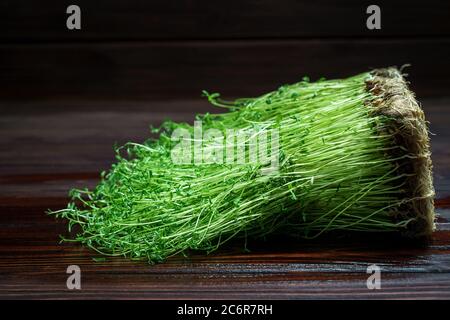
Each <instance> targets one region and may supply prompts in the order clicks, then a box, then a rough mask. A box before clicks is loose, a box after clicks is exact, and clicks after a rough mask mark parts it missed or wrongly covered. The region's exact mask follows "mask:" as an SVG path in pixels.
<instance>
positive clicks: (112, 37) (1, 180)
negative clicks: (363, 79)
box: [0, 0, 450, 298]
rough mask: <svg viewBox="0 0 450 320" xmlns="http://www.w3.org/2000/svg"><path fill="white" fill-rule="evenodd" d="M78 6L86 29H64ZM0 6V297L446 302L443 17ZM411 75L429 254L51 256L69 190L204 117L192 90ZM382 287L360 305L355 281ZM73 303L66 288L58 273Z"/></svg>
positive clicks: (440, 4) (329, 251)
mask: <svg viewBox="0 0 450 320" xmlns="http://www.w3.org/2000/svg"><path fill="white" fill-rule="evenodd" d="M69 4H77V5H79V6H80V7H81V11H82V14H81V16H82V29H81V30H75V31H70V30H67V29H66V18H67V15H66V14H65V11H66V8H67V6H68V5H69ZM369 4H372V2H368V1H356V0H355V1H321V0H315V1H293V0H285V1H275V0H263V1H249V0H246V1H184V0H179V1H162V0H157V1H116V0H109V1H106V0H101V1H74V2H72V1H47V0H46V1H39V2H36V1H20V0H19V1H17V0H16V1H5V0H0V112H1V116H0V297H4V298H24V297H26V298H61V297H62V298H71V297H78V298H102V297H110V298H128V297H132V298H136V297H138V298H174V297H176V298H180V297H182V298H374V297H375V298H380V297H381V298H449V297H450V276H449V271H450V256H449V250H450V227H449V224H448V222H447V219H448V218H450V211H449V208H450V202H449V196H450V171H449V168H450V165H449V159H450V155H449V148H448V146H449V144H448V141H449V138H450V130H449V124H450V111H449V110H450V109H449V102H450V92H449V88H450V77H449V74H450V61H449V57H450V19H449V18H450V2H448V1H436V0H430V1H426V2H421V1H377V2H376V4H378V5H379V6H380V7H381V13H382V29H381V30H373V31H371V30H367V29H366V18H367V14H366V13H365V11H366V8H367V6H368V5H369ZM408 63H409V64H411V65H412V66H411V67H410V68H408V69H406V72H408V73H409V74H410V76H409V78H408V79H409V81H410V82H411V87H412V89H413V90H414V91H415V92H416V93H417V97H418V99H419V100H420V101H421V102H422V105H423V108H424V110H425V113H426V115H427V119H428V120H430V122H431V127H430V128H431V131H432V132H433V133H434V134H435V135H434V136H433V137H432V149H433V162H434V167H435V169H434V173H435V174H434V177H435V186H436V193H437V199H438V200H437V205H438V209H437V211H438V213H439V214H440V215H441V217H440V218H439V220H438V221H439V223H438V231H437V232H436V233H435V235H434V237H433V239H432V240H431V242H430V243H429V244H428V245H422V246H417V245H416V244H412V245H409V244H407V243H405V242H404V241H401V240H398V239H395V240H392V239H388V240H385V241H380V239H379V238H378V239H365V238H362V239H361V238H358V239H353V240H351V239H350V240H348V239H347V240H333V241H332V240H330V239H328V240H323V241H322V242H320V243H309V242H301V243H292V242H291V241H287V240H281V239H280V240H277V241H278V242H276V241H275V242H273V243H269V244H261V243H255V244H253V245H252V247H251V249H252V252H251V253H243V252H242V251H241V250H239V249H238V248H239V247H240V244H230V245H229V246H227V247H225V248H223V249H222V250H221V251H219V252H217V253H216V254H214V255H211V256H208V257H206V256H202V255H193V256H191V258H183V257H175V258H172V259H170V260H169V261H168V262H167V263H165V264H160V265H157V266H148V265H146V264H145V263H138V262H130V261H127V260H125V259H112V260H108V261H106V262H102V263H95V262H94V261H93V260H92V257H95V256H96V255H95V254H93V253H92V252H90V251H89V250H86V249H84V248H81V247H79V246H77V245H69V244H62V245H59V244H58V243H57V242H58V235H59V234H60V233H64V231H65V224H64V222H63V221H55V220H54V219H52V218H49V217H47V216H46V215H45V214H44V211H45V210H46V209H48V208H53V209H56V208H61V207H63V206H64V205H65V204H66V202H67V192H68V190H69V189H70V188H71V187H74V186H76V187H81V186H94V185H95V183H96V182H97V181H98V172H99V171H101V170H104V169H107V168H108V167H109V165H110V164H111V163H112V161H113V160H114V156H113V152H112V145H113V144H114V143H115V142H118V143H123V142H125V141H128V140H134V141H142V140H143V139H145V137H147V136H148V125H149V124H153V125H158V124H159V123H160V122H161V121H162V120H163V119H164V118H172V119H174V120H186V121H189V120H190V119H192V117H193V115H194V114H195V113H196V112H203V111H215V109H214V108H212V107H210V106H209V105H208V104H207V103H206V102H205V101H204V100H201V99H200V92H201V90H203V89H207V90H209V91H213V92H214V91H219V92H221V93H223V95H224V96H225V97H227V98H233V97H238V96H252V95H257V94H261V93H263V92H265V91H267V90H272V89H275V88H277V87H278V86H279V85H281V84H284V83H290V82H295V81H298V80H299V79H301V78H302V77H303V76H304V75H308V76H310V77H311V78H312V79H313V80H314V79H318V78H319V77H322V76H324V77H327V78H334V77H343V76H349V75H352V74H355V73H358V72H363V71H367V70H369V69H370V68H374V67H385V66H392V65H397V66H401V65H403V64H408ZM372 263H376V264H378V265H380V266H381V268H382V271H383V278H382V279H383V280H382V281H383V282H382V288H383V289H382V290H378V291H376V292H373V291H370V290H367V288H366V286H365V280H366V279H367V274H366V273H365V270H366V268H367V266H368V265H369V264H372ZM70 264H77V265H79V266H80V267H81V269H82V281H83V282H82V287H83V290H81V291H77V292H73V291H69V290H67V289H66V287H65V279H66V277H67V275H66V273H65V270H66V268H67V266H68V265H70Z"/></svg>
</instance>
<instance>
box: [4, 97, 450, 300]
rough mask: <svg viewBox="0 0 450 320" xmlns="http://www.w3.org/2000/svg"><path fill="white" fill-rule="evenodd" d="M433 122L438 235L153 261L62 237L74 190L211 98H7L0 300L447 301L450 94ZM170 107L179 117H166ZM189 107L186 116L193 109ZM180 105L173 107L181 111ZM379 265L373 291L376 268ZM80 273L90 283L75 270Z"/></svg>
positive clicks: (432, 111)
mask: <svg viewBox="0 0 450 320" xmlns="http://www.w3.org/2000/svg"><path fill="white" fill-rule="evenodd" d="M422 102H423V106H424V109H425V112H426V115H427V118H428V120H430V122H431V131H432V132H433V133H434V134H435V135H433V137H432V148H433V161H434V176H435V187H436V193H437V197H436V198H437V201H436V206H437V209H436V211H437V213H438V214H439V218H438V224H437V231H436V232H435V234H434V235H433V238H432V240H431V241H430V243H429V244H411V243H407V242H405V241H402V240H401V239H396V238H394V239H392V238H384V237H381V238H380V237H378V238H375V239H374V238H372V237H368V239H366V238H365V237H363V238H358V239H357V240H355V239H341V240H332V239H328V240H323V241H320V242H308V241H301V242H293V241H289V240H286V239H284V240H283V239H278V240H274V242H267V243H251V244H250V249H251V252H249V253H246V252H243V251H242V250H239V249H237V248H238V247H239V245H240V244H239V243H230V244H229V245H227V246H226V247H224V248H223V249H221V250H220V251H218V252H216V253H214V254H212V255H210V256H203V255H200V254H193V255H192V256H190V257H189V258H185V257H181V256H180V257H173V258H171V259H169V260H168V261H167V262H166V263H163V264H158V265H153V266H151V265H147V264H146V263H143V262H132V261H129V260H126V259H122V258H114V259H107V261H103V262H95V261H94V260H93V258H96V257H97V256H98V255H96V254H95V253H93V252H92V251H90V250H88V249H85V248H83V247H80V246H79V245H76V244H67V243H65V244H59V243H58V240H59V238H58V236H59V234H64V233H65V232H66V225H65V222H64V221H58V220H55V219H53V218H52V217H49V216H47V215H46V214H45V211H46V210H47V209H48V208H52V209H57V208H62V207H64V206H65V205H66V203H67V192H68V190H69V189H70V188H71V187H84V186H90V187H92V186H94V185H95V183H96V182H97V181H98V173H99V172H100V171H101V170H104V169H107V168H108V167H109V166H110V164H111V163H112V161H113V159H114V157H113V151H112V145H113V143H114V142H118V143H123V142H125V141H128V140H134V141H142V140H143V139H144V138H145V137H146V136H147V134H148V125H149V124H150V123H151V124H154V125H157V124H158V123H160V122H161V121H162V120H163V119H164V118H166V117H172V118H174V120H186V119H190V118H192V116H193V114H194V113H195V112H201V111H205V110H208V108H209V107H208V106H207V104H206V102H204V101H196V100H195V101H165V102H134V103H133V102H126V103H125V102H120V101H102V102H99V101H96V102H95V103H94V102H89V101H78V102H76V101H75V102H74V101H72V102H64V101H61V102H47V103H46V102H39V103H28V104H27V103H24V102H22V103H19V102H15V103H5V102H2V103H1V104H0V111H1V117H0V298H93V299H97V298H126V299H128V298H213V299H214V298H239V299H241V298H244V299H245V298H276V299H285V298H288V299H291V298H305V299H310V298H325V299H329V298H330V299H334V298H351V299H353V298H355V299H359V298H369V299H371V298H383V299H384V298H394V299H397V298H401V299H403V298H436V299H442V298H447V299H448V298H450V223H449V222H448V220H449V219H450V198H449V196H450V170H449V168H450V155H449V152H450V151H449V150H450V149H449V143H448V141H450V127H449V125H450V99H425V100H423V101H422ZM167 110H171V112H172V113H168V112H167ZM186 110H188V111H186ZM175 111H176V112H175ZM371 264H376V265H378V266H379V267H380V268H381V289H380V290H368V289H367V287H366V280H367V278H368V276H369V275H368V274H367V273H366V270H367V267H368V266H369V265H371ZM69 265H78V266H79V267H80V268H81V286H82V289H81V290H68V289H67V288H66V279H67V277H68V274H66V269H67V267H68V266H69Z"/></svg>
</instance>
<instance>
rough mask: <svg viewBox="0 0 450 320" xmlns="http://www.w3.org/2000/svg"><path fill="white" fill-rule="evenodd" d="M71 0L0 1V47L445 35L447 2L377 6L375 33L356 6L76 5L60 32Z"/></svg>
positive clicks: (157, 1) (361, 4)
mask: <svg viewBox="0 0 450 320" xmlns="http://www.w3.org/2000/svg"><path fill="white" fill-rule="evenodd" d="M70 4H73V1H69V0H61V1H51V0H44V1H39V2H30V1H24V0H4V1H2V2H1V4H0V9H1V10H0V12H1V14H0V41H13V42H21V41H75V40H76V41H94V40H101V41H105V40H155V39H157V40H161V39H163V40H174V39H176V40H182V39H191V40H192V39H216V40H220V39H247V38H252V39H255V38H260V39H261V38H274V39H280V38H300V37H355V36H369V37H378V36H414V37H415V36H433V37H436V36H449V35H450V25H449V24H448V12H450V4H449V2H448V1H442V0H429V1H427V2H426V3H423V2H421V1H408V0H397V1H387V0H379V1H377V2H376V4H377V5H378V6H380V8H381V12H382V29H381V30H377V31H375V32H373V31H370V30H368V29H367V28H366V19H367V17H368V15H367V14H366V8H367V7H368V6H369V5H371V4H373V3H372V2H371V1H360V0H345V1H339V2H336V1H332V0H318V1H297V0H283V1H272V0H244V1H208V0H198V1H190V0H177V1H174V0H169V1H167V0H153V1H142V0H130V1H126V2H124V1H118V0H97V1H88V0H78V1H76V4H77V5H78V6H80V8H81V13H82V29H81V30H80V31H69V30H67V28H66V18H67V16H68V15H67V14H66V8H67V7H68V6H69V5H70Z"/></svg>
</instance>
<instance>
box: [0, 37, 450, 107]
mask: <svg viewBox="0 0 450 320" xmlns="http://www.w3.org/2000/svg"><path fill="white" fill-rule="evenodd" d="M449 56H450V39H409V40H408V39H406V40H402V41H398V40H395V39H394V40H391V39H375V40H373V39H372V40H368V39H355V40H351V41H350V40H328V41H321V40H302V41H297V40H283V41H266V40H254V41H249V42H247V41H242V40H239V41H237V40H233V41H221V42H214V41H188V42H179V41H178V42H135V43H90V44H79V43H67V44H8V45H0V87H1V88H2V90H0V100H29V101H36V100H46V99H53V100H54V99H63V100H66V101H67V100H71V99H73V100H75V99H78V100H82V99H84V100H92V99H97V100H105V99H109V100H115V99H122V100H130V99H132V100H148V99H153V100H155V99H172V100H174V99H181V98H182V99H197V98H198V97H199V96H200V94H201V91H202V90H204V89H205V90H208V91H212V92H221V93H223V94H224V95H225V96H226V97H237V96H254V95H259V94H262V93H264V92H267V91H271V90H274V89H276V88H278V86H279V85H280V84H283V83H293V82H297V81H300V80H301V78H302V77H303V76H304V75H308V76H310V77H311V79H319V78H320V77H322V76H326V77H328V78H338V77H347V76H349V75H351V74H356V73H359V72H364V71H368V70H370V68H377V67H386V66H392V65H397V66H401V65H403V64H405V63H410V64H412V67H411V68H410V69H409V71H410V72H411V77H410V78H409V80H410V81H411V83H412V89H413V90H414V91H415V92H416V93H417V94H418V95H419V96H421V97H422V96H446V95H448V94H449V91H448V88H449V87H450V77H449V76H448V75H449V74H450V61H449V59H448V57H449ZM409 71H407V72H409Z"/></svg>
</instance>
